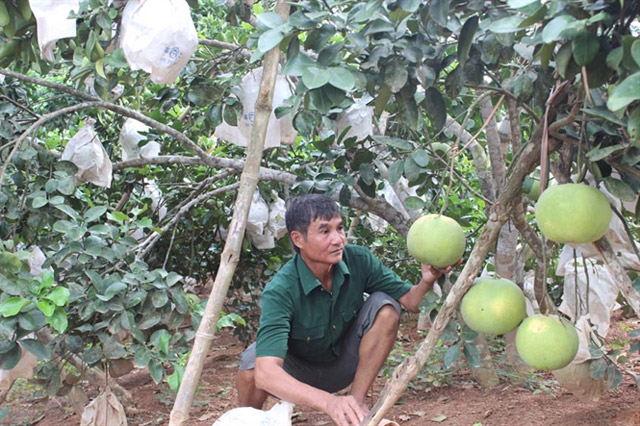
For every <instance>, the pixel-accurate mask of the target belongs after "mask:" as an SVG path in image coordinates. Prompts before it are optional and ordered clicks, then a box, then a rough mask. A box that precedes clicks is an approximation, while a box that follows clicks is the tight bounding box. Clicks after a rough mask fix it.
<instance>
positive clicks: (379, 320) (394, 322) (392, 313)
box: [373, 305, 400, 333]
mask: <svg viewBox="0 0 640 426" xmlns="http://www.w3.org/2000/svg"><path fill="white" fill-rule="evenodd" d="M373 324H374V326H376V325H378V326H380V327H381V328H384V329H385V330H388V331H390V332H393V333H395V332H396V331H397V330H398V327H399V326H400V314H398V311H396V309H395V308H394V307H393V306H392V305H384V306H383V307H381V308H380V310H378V313H377V314H376V318H375V321H374V323H373Z"/></svg>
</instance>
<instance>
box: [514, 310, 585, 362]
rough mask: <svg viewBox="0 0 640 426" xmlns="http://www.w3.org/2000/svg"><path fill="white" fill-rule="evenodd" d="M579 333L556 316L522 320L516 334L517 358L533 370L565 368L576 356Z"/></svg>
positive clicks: (539, 315)
mask: <svg viewBox="0 0 640 426" xmlns="http://www.w3.org/2000/svg"><path fill="white" fill-rule="evenodd" d="M578 343H579V340H578V331H577V330H576V328H575V327H574V326H573V324H571V323H570V322H569V321H567V320H566V319H564V318H560V317H558V316H557V315H541V314H537V315H534V316H531V317H529V318H527V319H525V320H524V321H523V322H522V324H520V327H518V332H517V333H516V349H517V351H518V354H519V355H520V358H522V360H523V361H524V362H525V363H527V364H528V365H529V366H531V367H533V368H535V369H536V370H546V371H549V370H557V369H559V368H563V367H566V366H567V365H569V364H570V363H571V361H573V358H575V356H576V354H577V353H578Z"/></svg>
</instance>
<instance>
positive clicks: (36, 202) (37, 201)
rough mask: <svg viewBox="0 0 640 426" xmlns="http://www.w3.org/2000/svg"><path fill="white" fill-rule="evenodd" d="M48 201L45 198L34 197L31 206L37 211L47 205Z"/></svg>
mask: <svg viewBox="0 0 640 426" xmlns="http://www.w3.org/2000/svg"><path fill="white" fill-rule="evenodd" d="M48 202H49V201H48V200H47V198H46V197H36V198H34V199H33V202H32V203H31V206H32V207H33V208H34V209H39V208H40V207H44V206H46V205H47V203H48Z"/></svg>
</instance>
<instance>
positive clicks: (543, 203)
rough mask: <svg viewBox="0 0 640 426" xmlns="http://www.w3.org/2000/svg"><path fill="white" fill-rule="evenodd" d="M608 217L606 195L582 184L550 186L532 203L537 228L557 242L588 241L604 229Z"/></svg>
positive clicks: (593, 239)
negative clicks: (534, 207) (534, 208)
mask: <svg viewBox="0 0 640 426" xmlns="http://www.w3.org/2000/svg"><path fill="white" fill-rule="evenodd" d="M610 219H611V206H609V201H608V200H607V197H605V196H604V194H603V193H602V192H600V191H598V190H597V189H596V188H593V187H591V186H587V185H583V184H576V183H568V184H563V185H553V186H550V187H549V188H548V189H547V190H546V191H544V192H543V193H542V195H540V198H539V199H538V202H537V203H536V220H537V222H538V227H539V228H540V232H542V233H543V234H544V236H545V237H547V238H548V239H550V240H552V241H555V242H558V243H575V244H584V243H592V242H594V241H596V240H598V239H600V238H601V237H602V236H603V235H604V234H605V233H606V232H607V229H609V220H610Z"/></svg>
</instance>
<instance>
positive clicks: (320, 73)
mask: <svg viewBox="0 0 640 426" xmlns="http://www.w3.org/2000/svg"><path fill="white" fill-rule="evenodd" d="M330 78H331V75H330V74H329V72H327V70H326V69H323V68H318V67H308V68H307V69H305V70H304V71H303V72H302V82H303V83H304V85H305V86H307V88H308V89H309V90H311V89H316V88H318V87H322V86H324V85H325V84H327V83H328V82H329V79H330Z"/></svg>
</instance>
